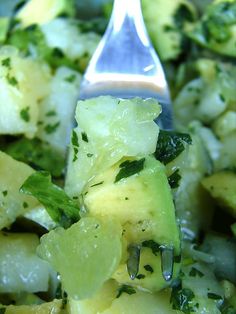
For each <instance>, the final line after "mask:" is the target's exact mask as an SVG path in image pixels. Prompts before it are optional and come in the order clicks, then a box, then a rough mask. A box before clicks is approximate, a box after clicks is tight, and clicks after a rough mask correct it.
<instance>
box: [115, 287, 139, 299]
mask: <svg viewBox="0 0 236 314" xmlns="http://www.w3.org/2000/svg"><path fill="white" fill-rule="evenodd" d="M122 293H127V294H134V293H136V291H135V289H134V288H133V287H131V286H128V285H122V286H121V287H120V288H119V289H118V294H117V296H116V298H119V297H120V296H121V295H122Z"/></svg>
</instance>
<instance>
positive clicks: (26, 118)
mask: <svg viewBox="0 0 236 314" xmlns="http://www.w3.org/2000/svg"><path fill="white" fill-rule="evenodd" d="M29 109H30V108H29V107H25V108H23V109H22V110H21V111H20V117H21V119H22V120H24V121H25V122H29V120H30V114H29Z"/></svg>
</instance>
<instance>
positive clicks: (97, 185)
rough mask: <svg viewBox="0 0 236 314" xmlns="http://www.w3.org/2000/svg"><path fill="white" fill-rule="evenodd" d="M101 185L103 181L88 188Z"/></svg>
mask: <svg viewBox="0 0 236 314" xmlns="http://www.w3.org/2000/svg"><path fill="white" fill-rule="evenodd" d="M103 183H104V181H101V182H98V183H95V184H93V185H91V186H90V187H91V188H92V187H94V186H98V185H101V184H103Z"/></svg>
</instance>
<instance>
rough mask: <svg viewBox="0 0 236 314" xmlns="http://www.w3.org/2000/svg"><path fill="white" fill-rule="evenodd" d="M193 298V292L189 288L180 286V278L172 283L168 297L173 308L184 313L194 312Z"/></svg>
mask: <svg viewBox="0 0 236 314" xmlns="http://www.w3.org/2000/svg"><path fill="white" fill-rule="evenodd" d="M193 298H194V293H193V292H192V290H190V289H187V288H182V283H181V280H177V281H176V282H175V283H174V285H173V287H172V291H171V297H170V303H171V304H172V308H173V309H174V310H179V311H182V312H183V313H185V314H190V313H192V312H194V308H195V305H194V303H193Z"/></svg>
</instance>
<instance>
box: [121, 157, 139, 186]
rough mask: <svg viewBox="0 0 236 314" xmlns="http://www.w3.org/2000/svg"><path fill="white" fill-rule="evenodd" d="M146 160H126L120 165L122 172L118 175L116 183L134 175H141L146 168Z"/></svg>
mask: <svg viewBox="0 0 236 314" xmlns="http://www.w3.org/2000/svg"><path fill="white" fill-rule="evenodd" d="M144 162H145V158H142V159H139V160H132V161H130V160H126V161H124V162H122V163H121V164H120V166H119V167H120V171H119V172H118V174H117V175H116V178H115V183H116V182H118V181H120V180H121V179H123V178H128V177H130V176H132V175H134V174H137V173H139V172H140V171H142V170H143V168H144Z"/></svg>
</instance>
